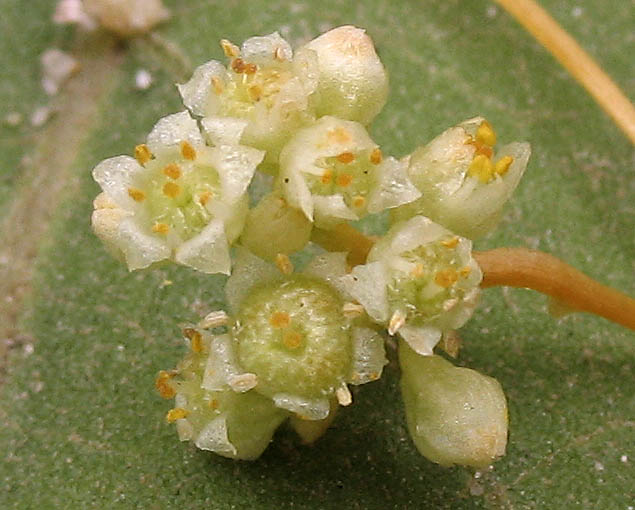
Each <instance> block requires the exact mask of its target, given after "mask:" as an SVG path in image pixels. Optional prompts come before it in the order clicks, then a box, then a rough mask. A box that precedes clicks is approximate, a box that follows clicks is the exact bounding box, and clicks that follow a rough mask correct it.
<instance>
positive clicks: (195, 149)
mask: <svg viewBox="0 0 635 510" xmlns="http://www.w3.org/2000/svg"><path fill="white" fill-rule="evenodd" d="M135 156H136V159H134V158H131V157H128V156H117V157H114V158H110V159H107V160H105V161H102V162H101V163H100V164H99V165H97V167H96V168H95V169H94V170H93V177H94V179H95V180H96V181H97V183H98V184H99V185H100V186H101V188H102V190H103V193H102V194H101V195H99V196H98V197H97V199H96V200H95V211H94V213H93V220H92V222H93V229H94V230H95V233H96V234H97V235H98V236H99V237H100V238H101V239H102V241H104V243H105V244H106V246H107V247H108V248H109V249H110V250H111V251H112V252H113V253H114V254H115V255H116V256H119V257H122V258H123V259H124V260H125V262H126V264H127V265H128V268H129V269H130V270H134V269H141V268H144V267H148V266H150V265H151V264H153V263H155V262H159V261H162V260H165V259H172V260H174V261H175V262H178V263H180V264H183V265H186V266H190V267H192V268H194V269H197V270H199V271H203V272H206V273H219V272H220V273H227V274H228V273H229V270H230V257H229V244H230V243H231V242H233V241H234V240H235V239H236V238H237V237H238V235H239V234H240V232H241V230H242V226H243V223H244V220H245V216H246V213H247V197H246V193H245V192H246V189H247V186H248V184H249V182H250V181H251V178H252V176H253V173H254V170H255V168H256V166H257V165H258V163H260V161H261V160H262V157H263V154H262V152H260V151H258V150H255V149H253V148H249V147H244V146H238V145H220V146H218V147H208V146H206V145H205V144H204V141H203V138H202V136H201V133H200V131H199V130H198V127H197V125H196V122H195V121H194V120H193V119H191V118H190V117H189V115H188V113H187V112H181V113H177V114H173V115H169V116H167V117H165V118H163V119H161V120H160V121H159V122H157V124H156V125H155V126H154V128H153V130H152V132H151V133H150V134H149V135H148V140H147V145H140V146H138V147H137V148H136V149H135Z"/></svg>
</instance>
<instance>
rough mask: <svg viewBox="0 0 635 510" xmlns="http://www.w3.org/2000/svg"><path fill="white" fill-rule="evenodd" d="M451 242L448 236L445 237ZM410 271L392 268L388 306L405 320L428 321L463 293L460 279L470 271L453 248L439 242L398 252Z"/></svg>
mask: <svg viewBox="0 0 635 510" xmlns="http://www.w3.org/2000/svg"><path fill="white" fill-rule="evenodd" d="M444 241H445V242H451V241H452V238H451V237H449V238H447V239H445V240H444ZM400 257H401V258H402V259H403V260H404V261H406V262H407V263H409V266H410V268H411V269H410V271H402V270H394V271H393V274H392V280H391V282H390V283H389V285H388V302H389V305H390V309H391V310H401V311H403V312H405V313H406V316H407V319H408V320H413V319H414V320H415V321H420V322H429V321H432V320H434V319H435V318H437V317H439V316H440V315H442V314H443V312H444V308H443V306H444V303H447V302H448V300H453V299H458V300H459V301H460V300H461V299H462V298H463V297H464V295H465V290H464V289H463V288H462V285H461V280H463V279H465V278H466V277H467V276H468V275H469V269H466V267H465V265H464V264H463V263H462V261H461V260H459V259H458V257H457V254H456V251H455V250H453V249H451V248H448V247H446V246H444V245H443V244H441V243H440V242H436V243H433V244H427V245H425V246H419V247H418V248H416V249H414V250H412V251H408V252H404V253H402V254H400Z"/></svg>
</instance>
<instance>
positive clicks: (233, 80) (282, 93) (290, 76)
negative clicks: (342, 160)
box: [178, 32, 318, 172]
mask: <svg viewBox="0 0 635 510" xmlns="http://www.w3.org/2000/svg"><path fill="white" fill-rule="evenodd" d="M221 45H222V47H223V49H224V51H225V54H226V56H227V57H228V58H229V59H230V62H229V65H228V66H227V68H225V66H224V65H223V64H221V63H220V62H217V61H214V60H212V61H210V62H207V63H205V64H203V65H201V66H199V67H198V68H197V69H196V70H195V71H194V74H193V75H192V78H191V79H190V80H189V81H188V82H187V83H185V84H182V85H178V89H179V92H180V93H181V96H182V98H183V102H184V104H185V106H186V107H187V108H188V109H189V110H190V111H191V112H192V113H193V114H194V115H196V116H199V117H204V118H205V122H207V123H208V124H209V125H210V126H214V127H215V132H216V133H217V134H221V135H222V134H223V133H224V132H225V131H230V132H232V133H235V132H236V129H239V130H240V136H241V138H240V141H241V143H243V144H245V145H249V146H252V147H256V148H258V149H262V150H265V151H267V155H266V159H265V163H267V164H268V169H269V170H270V171H272V172H273V171H275V166H276V165H277V159H278V154H279V152H280V149H281V148H282V146H283V145H284V143H285V142H286V141H287V140H288V139H289V137H290V136H291V135H292V134H293V132H294V131H295V130H296V129H298V128H300V127H301V126H303V125H306V124H307V123H310V122H312V121H313V120H314V118H315V116H314V113H313V110H312V108H311V107H310V101H309V99H310V96H311V95H312V94H313V92H314V91H315V88H316V86H317V72H318V70H317V57H316V55H315V53H314V52H313V51H311V50H307V49H304V50H299V51H298V52H296V54H295V55H294V54H293V51H292V50H291V46H289V43H287V41H285V40H284V39H283V38H282V37H280V35H279V34H278V33H277V32H274V33H273V34H269V35H267V36H263V37H252V38H250V39H248V40H246V41H245V42H244V43H243V45H242V47H241V48H240V49H239V48H238V47H237V46H235V45H233V44H231V43H230V42H229V41H221Z"/></svg>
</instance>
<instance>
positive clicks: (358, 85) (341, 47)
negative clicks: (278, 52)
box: [305, 26, 388, 125]
mask: <svg viewBox="0 0 635 510" xmlns="http://www.w3.org/2000/svg"><path fill="white" fill-rule="evenodd" d="M305 48H308V49H310V50H313V51H315V52H316V53H317V58H318V67H319V70H320V73H319V82H318V87H317V94H316V95H317V99H316V110H317V114H318V116H322V115H332V116H334V117H340V118H342V119H347V120H354V121H357V122H360V123H362V124H364V125H368V124H370V122H371V121H372V120H373V119H374V118H375V116H376V115H377V114H378V113H379V112H380V111H381V109H382V108H383V107H384V104H386V98H387V97H388V76H387V74H386V70H385V69H384V66H383V65H382V63H381V61H380V60H379V57H378V56H377V53H376V52H375V46H374V45H373V41H372V39H371V38H370V37H369V36H368V35H367V34H366V32H365V31H364V30H362V29H361V28H356V27H353V26H342V27H338V28H334V29H332V30H329V31H328V32H326V33H324V34H322V35H320V36H319V37H317V38H315V39H313V40H312V41H310V42H309V43H307V44H306V46H305Z"/></svg>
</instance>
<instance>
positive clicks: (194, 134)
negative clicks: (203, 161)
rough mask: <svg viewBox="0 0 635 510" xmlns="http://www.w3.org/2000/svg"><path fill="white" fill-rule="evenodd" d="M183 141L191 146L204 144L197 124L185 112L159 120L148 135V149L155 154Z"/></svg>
mask: <svg viewBox="0 0 635 510" xmlns="http://www.w3.org/2000/svg"><path fill="white" fill-rule="evenodd" d="M184 141H187V142H189V143H191V144H192V145H203V144H204V141H203V137H202V136H201V132H200V131H199V129H198V124H197V123H196V121H195V120H194V119H193V118H192V117H190V114H189V113H188V112H186V111H183V112H179V113H173V114H172V115H168V116H167V117H163V118H162V119H160V120H159V121H158V122H157V123H156V124H155V125H154V127H153V128H152V131H150V134H149V135H148V148H149V149H150V151H151V152H153V153H156V152H160V151H161V150H164V149H165V148H166V147H170V146H175V145H178V144H180V143H181V142H184Z"/></svg>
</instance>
